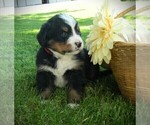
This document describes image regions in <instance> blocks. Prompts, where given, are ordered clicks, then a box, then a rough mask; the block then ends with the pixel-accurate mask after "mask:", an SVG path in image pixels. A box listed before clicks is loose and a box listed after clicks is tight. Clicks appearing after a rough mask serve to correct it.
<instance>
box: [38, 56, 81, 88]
mask: <svg viewBox="0 0 150 125" xmlns="http://www.w3.org/2000/svg"><path fill="white" fill-rule="evenodd" d="M80 65H81V62H79V61H78V60H75V59H73V57H72V56H70V55H65V56H62V57H61V58H60V59H58V61H57V67H56V68H52V67H50V66H47V65H41V66H40V67H39V68H38V70H39V71H50V72H52V73H53V74H54V75H55V77H56V80H55V85H56V86H57V87H64V86H65V85H66V84H67V81H66V80H65V79H64V76H63V75H64V74H65V72H66V71H67V70H71V69H78V68H80Z"/></svg>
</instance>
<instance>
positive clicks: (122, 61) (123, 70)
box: [110, 42, 136, 102]
mask: <svg viewBox="0 0 150 125" xmlns="http://www.w3.org/2000/svg"><path fill="white" fill-rule="evenodd" d="M135 48H136V47H135V44H134V43H123V42H116V43H115V44H114V47H113V49H112V51H111V53H112V59H111V62H110V68H111V69H112V72H113V74H114V76H115V79H116V81H117V83H118V86H119V89H120V91H121V93H122V95H123V96H124V97H126V98H129V99H130V100H131V101H132V102H135V79H136V78H135V62H136V59H135V54H136V49H135Z"/></svg>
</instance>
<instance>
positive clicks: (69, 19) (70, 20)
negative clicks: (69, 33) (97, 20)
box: [60, 14, 76, 27]
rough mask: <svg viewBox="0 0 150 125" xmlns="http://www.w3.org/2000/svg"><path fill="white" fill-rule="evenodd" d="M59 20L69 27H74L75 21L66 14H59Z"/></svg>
mask: <svg viewBox="0 0 150 125" xmlns="http://www.w3.org/2000/svg"><path fill="white" fill-rule="evenodd" d="M60 18H62V19H63V20H64V21H65V22H66V23H67V24H69V25H71V26H73V27H74V26H75V24H76V21H75V19H74V18H73V17H72V16H69V15H67V14H61V15H60Z"/></svg>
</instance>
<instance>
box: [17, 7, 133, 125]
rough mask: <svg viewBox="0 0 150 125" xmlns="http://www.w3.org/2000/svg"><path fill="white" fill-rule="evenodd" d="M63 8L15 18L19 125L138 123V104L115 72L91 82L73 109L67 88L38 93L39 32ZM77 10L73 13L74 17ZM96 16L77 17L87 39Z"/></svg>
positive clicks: (110, 124) (127, 124)
mask: <svg viewBox="0 0 150 125" xmlns="http://www.w3.org/2000/svg"><path fill="white" fill-rule="evenodd" d="M60 12H61V13H62V12H64V10H62V11H58V12H52V13H44V14H29V15H21V16H16V17H15V124H16V125H134V124H135V106H134V105H132V104H131V103H130V102H129V101H128V100H126V99H124V98H123V97H122V95H121V94H120V92H119V89H118V87H117V84H116V82H115V79H114V77H113V76H112V75H110V76H107V77H105V78H102V79H100V80H97V81H96V82H95V83H93V82H89V83H88V84H87V86H86V88H85V95H84V100H83V101H82V102H81V104H80V106H79V107H77V108H75V109H71V108H69V107H68V106H67V102H66V88H64V89H57V90H56V92H55V93H54V95H53V96H52V98H51V99H50V100H47V101H43V100H41V99H40V98H39V96H37V93H36V89H35V87H34V85H35V74H36V67H35V56H36V53H37V51H38V49H39V44H38V42H37V40H36V34H37V32H38V31H39V28H40V27H41V25H42V24H43V23H44V22H45V21H46V20H47V19H49V18H50V17H52V16H53V15H55V14H57V13H60ZM75 13H76V12H72V13H71V14H72V15H73V16H74V14H75ZM92 19H93V18H92V17H89V18H82V15H81V18H77V20H78V21H79V25H80V28H81V32H82V37H83V39H84V40H85V39H86V36H87V35H88V33H89V26H90V25H91V24H92Z"/></svg>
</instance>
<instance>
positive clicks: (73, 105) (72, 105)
mask: <svg viewBox="0 0 150 125" xmlns="http://www.w3.org/2000/svg"><path fill="white" fill-rule="evenodd" d="M68 106H69V107H70V108H72V109H74V108H76V107H78V106H79V104H75V103H68Z"/></svg>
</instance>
